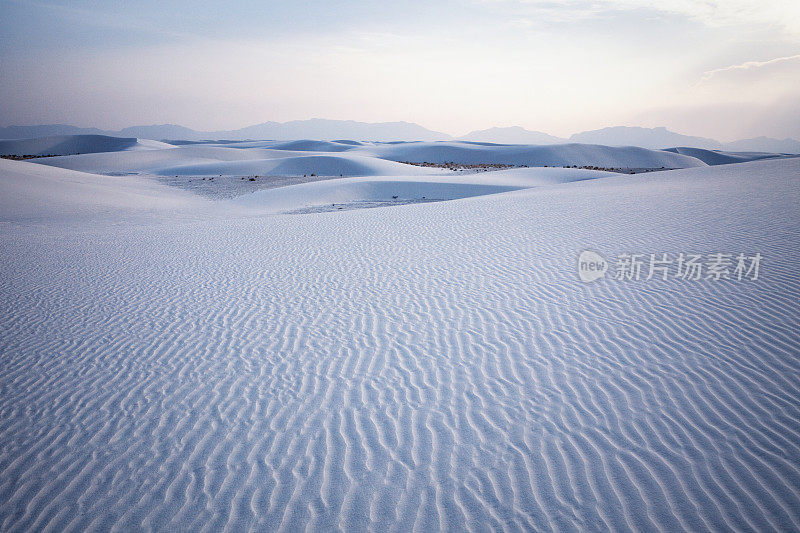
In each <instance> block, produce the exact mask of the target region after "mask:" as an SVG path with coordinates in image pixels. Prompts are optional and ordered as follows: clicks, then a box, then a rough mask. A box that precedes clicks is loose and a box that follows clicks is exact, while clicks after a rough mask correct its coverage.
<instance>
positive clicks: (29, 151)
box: [0, 135, 172, 155]
mask: <svg viewBox="0 0 800 533" xmlns="http://www.w3.org/2000/svg"><path fill="white" fill-rule="evenodd" d="M167 148H172V145H170V144H167V143H164V142H160V141H151V140H149V139H136V138H123V137H108V136H105V135H56V136H52V137H38V138H36V139H19V140H11V141H2V140H0V154H2V155H71V154H89V153H95V152H119V151H122V150H163V149H167Z"/></svg>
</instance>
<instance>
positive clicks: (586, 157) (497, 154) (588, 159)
mask: <svg viewBox="0 0 800 533" xmlns="http://www.w3.org/2000/svg"><path fill="white" fill-rule="evenodd" d="M361 150H362V151H364V152H365V153H370V154H372V155H374V156H376V157H381V158H384V159H390V160H393V161H411V162H414V163H422V162H426V161H427V162H438V163H441V162H445V161H452V162H455V163H461V164H482V163H492V164H497V163H503V164H512V165H529V166H544V165H548V166H564V165H578V166H584V165H591V166H600V167H605V168H620V167H621V168H662V167H664V168H690V167H698V166H704V165H705V163H703V162H702V161H700V160H699V159H697V158H694V157H691V156H687V155H683V154H677V153H672V152H664V151H662V150H648V149H646V148H638V147H635V146H622V147H615V146H601V145H596V144H556V145H542V146H536V145H503V144H500V145H492V144H486V143H468V142H418V143H399V144H382V145H377V146H374V147H364V148H362V149H361Z"/></svg>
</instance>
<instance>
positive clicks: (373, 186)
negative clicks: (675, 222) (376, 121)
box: [231, 167, 616, 214]
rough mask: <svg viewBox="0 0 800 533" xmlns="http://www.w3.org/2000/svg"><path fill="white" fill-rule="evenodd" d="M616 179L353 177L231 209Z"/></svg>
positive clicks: (572, 174)
mask: <svg viewBox="0 0 800 533" xmlns="http://www.w3.org/2000/svg"><path fill="white" fill-rule="evenodd" d="M406 168H407V167H406ZM411 168H415V167H411ZM615 175H616V174H612V173H610V172H601V171H594V170H582V169H564V168H517V169H509V170H498V171H492V172H482V173H478V174H461V175H452V174H449V175H436V174H433V175H416V176H386V175H383V176H368V177H349V178H342V179H334V180H327V181H317V182H313V183H303V184H300V185H292V186H288V187H280V188H276V189H268V190H263V191H259V192H255V193H252V194H247V195H243V196H240V197H238V198H237V199H235V200H233V201H232V202H231V203H232V204H234V205H237V206H241V207H245V208H248V209H249V210H251V211H252V212H254V213H262V214H265V213H283V212H295V211H300V210H309V209H314V208H316V209H321V208H325V207H327V206H335V205H339V206H340V207H341V208H342V209H345V208H348V209H350V208H357V207H359V206H362V205H383V204H387V203H388V204H391V203H414V202H422V201H426V202H431V201H443V200H454V199H459V198H468V197H471V196H483V195H487V194H498V193H502V192H509V191H515V190H520V189H528V188H531V187H543V186H547V185H554V184H558V183H569V182H572V181H581V180H587V179H598V178H608V177H610V176H615ZM334 204H335V205H334Z"/></svg>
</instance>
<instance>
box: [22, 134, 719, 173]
mask: <svg viewBox="0 0 800 533" xmlns="http://www.w3.org/2000/svg"><path fill="white" fill-rule="evenodd" d="M312 154H313V155H314V157H311V155H312ZM303 157H305V158H304V159H301V158H303ZM281 159H283V161H281ZM402 161H410V162H414V163H423V162H431V163H445V162H455V163H460V164H478V165H479V164H509V165H527V166H537V167H542V166H545V165H547V166H558V167H561V166H572V165H577V166H587V165H588V166H598V167H604V168H648V169H654V168H662V167H663V168H688V167H697V166H704V165H705V164H706V163H704V162H703V161H701V160H700V159H698V158H695V157H692V156H689V155H684V154H680V153H675V152H666V151H661V150H648V149H644V148H636V147H609V146H598V145H588V144H560V145H551V146H530V145H496V144H489V143H472V142H455V141H454V142H411V143H408V142H403V143H400V142H398V143H355V142H351V141H290V142H286V141H253V142H242V143H224V144H222V143H220V144H188V145H182V146H179V147H171V148H169V149H165V150H148V151H140V152H130V151H121V152H111V153H105V154H83V155H75V156H66V157H55V158H46V159H41V160H37V163H40V164H45V165H51V166H57V167H62V168H70V169H72V170H80V171H83V172H94V173H101V174H156V175H164V176H167V175H220V174H222V175H226V174H227V175H234V174H237V175H248V174H259V175H264V174H274V175H279V174H280V175H290V176H291V175H303V174H311V173H314V174H318V175H328V176H338V175H343V176H375V175H377V176H381V175H389V176H396V175H404V174H405V175H416V174H430V173H431V172H429V171H428V170H419V167H411V166H408V165H398V164H395V162H402ZM439 173H441V172H439Z"/></svg>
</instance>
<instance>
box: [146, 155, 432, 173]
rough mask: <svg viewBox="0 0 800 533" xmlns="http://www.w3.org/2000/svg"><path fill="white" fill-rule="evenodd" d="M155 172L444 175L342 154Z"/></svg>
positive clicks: (175, 168)
mask: <svg viewBox="0 0 800 533" xmlns="http://www.w3.org/2000/svg"><path fill="white" fill-rule="evenodd" d="M155 173H156V174H160V175H164V176H168V175H184V176H203V175H205V176H208V175H218V174H223V175H224V174H227V175H249V174H259V175H264V174H270V175H277V176H298V175H303V174H317V175H319V176H340V175H343V176H402V175H409V174H418V175H425V174H441V173H442V171H441V170H438V169H431V168H422V167H417V166H412V165H404V164H401V163H396V162H394V161H385V160H382V159H376V158H374V157H366V156H359V155H353V154H343V155H332V154H325V155H306V154H303V155H288V156H284V157H273V158H271V159H248V160H242V161H215V162H210V163H200V164H193V165H178V166H169V167H164V168H159V169H158V170H156V172H155Z"/></svg>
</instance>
